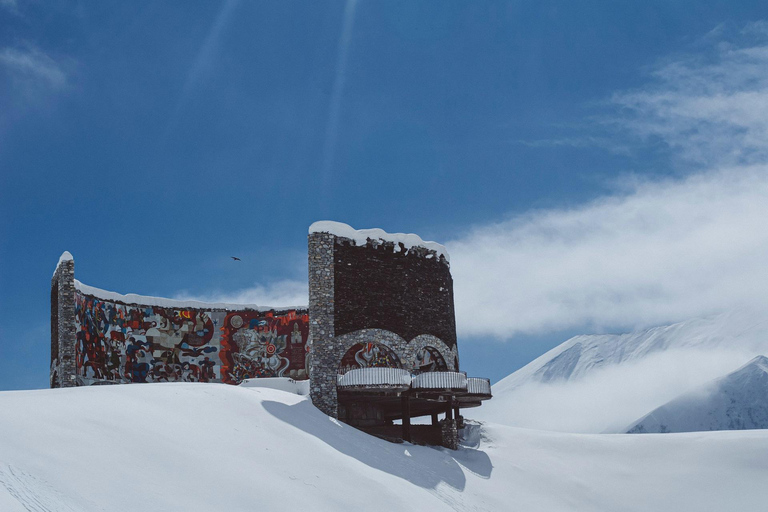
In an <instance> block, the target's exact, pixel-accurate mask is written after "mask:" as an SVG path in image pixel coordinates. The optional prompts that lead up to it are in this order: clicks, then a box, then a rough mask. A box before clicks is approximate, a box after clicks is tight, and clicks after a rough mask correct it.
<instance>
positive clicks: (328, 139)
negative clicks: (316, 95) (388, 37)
mask: <svg viewBox="0 0 768 512" xmlns="http://www.w3.org/2000/svg"><path fill="white" fill-rule="evenodd" d="M356 6H357V0H347V5H346V7H345V8H344V24H343V25H342V29H341V38H340V39H339V48H338V54H337V58H336V77H335V78H334V80H333V89H331V101H330V103H329V105H328V124H327V125H326V127H325V142H324V143H323V159H322V167H321V171H322V174H321V176H322V188H321V190H322V192H323V193H322V194H321V197H322V199H321V201H322V204H321V206H322V209H323V210H324V211H325V212H326V213H328V205H329V201H330V199H329V196H330V190H329V189H330V181H331V167H332V166H333V158H334V156H335V153H336V139H337V138H338V131H339V113H340V110H341V95H342V93H343V92H344V79H345V78H346V72H347V54H348V53H349V41H350V39H351V38H352V26H353V25H354V22H355V7H356Z"/></svg>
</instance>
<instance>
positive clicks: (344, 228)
mask: <svg viewBox="0 0 768 512" xmlns="http://www.w3.org/2000/svg"><path fill="white" fill-rule="evenodd" d="M312 233H330V234H331V235H335V236H339V237H344V238H349V239H350V240H352V241H354V242H355V245H365V244H366V243H368V239H371V240H382V241H384V242H393V243H394V244H395V245H397V244H403V246H405V248H406V249H410V248H411V247H424V248H425V249H429V250H431V251H435V252H436V253H437V255H438V257H439V256H443V257H444V258H445V260H446V261H448V262H450V261H451V258H450V256H449V255H448V250H447V249H446V248H445V246H444V245H441V244H438V243H437V242H425V241H424V240H422V239H421V237H420V236H419V235H415V234H413V233H387V232H386V231H384V230H383V229H379V228H373V229H355V228H353V227H352V226H350V225H349V224H344V223H343V222H334V221H330V220H323V221H319V222H315V223H314V224H312V225H311V226H309V234H310V235H311V234H312Z"/></svg>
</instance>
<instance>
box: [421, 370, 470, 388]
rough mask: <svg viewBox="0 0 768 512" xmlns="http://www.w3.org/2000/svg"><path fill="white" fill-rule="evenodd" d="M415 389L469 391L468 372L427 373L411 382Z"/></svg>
mask: <svg viewBox="0 0 768 512" xmlns="http://www.w3.org/2000/svg"><path fill="white" fill-rule="evenodd" d="M411 387H412V388H413V389H467V374H466V372H425V373H420V374H418V375H416V376H415V377H414V378H413V381H412V382H411Z"/></svg>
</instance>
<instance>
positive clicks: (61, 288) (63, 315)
mask: <svg viewBox="0 0 768 512" xmlns="http://www.w3.org/2000/svg"><path fill="white" fill-rule="evenodd" d="M51 291H52V295H54V294H55V295H56V297H55V299H56V300H55V301H54V300H52V301H51V346H52V348H53V347H54V345H55V346H56V347H57V349H58V350H57V352H58V353H57V354H54V353H51V387H62V388H68V387H73V386H76V385H77V382H76V368H75V362H76V360H75V262H74V260H72V259H68V260H67V259H64V260H62V261H61V262H60V263H59V266H58V267H57V268H56V272H55V273H54V274H53V278H52V279H51ZM51 298H52V299H54V297H53V296H52V297H51Z"/></svg>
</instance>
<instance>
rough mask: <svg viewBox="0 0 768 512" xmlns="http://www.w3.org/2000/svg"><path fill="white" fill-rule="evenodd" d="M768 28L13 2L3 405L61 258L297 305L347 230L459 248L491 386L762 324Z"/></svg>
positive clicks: (329, 8)
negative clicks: (643, 341) (310, 234)
mask: <svg viewBox="0 0 768 512" xmlns="http://www.w3.org/2000/svg"><path fill="white" fill-rule="evenodd" d="M764 19H768V4H766V3H765V2H760V1H754V2H749V1H744V2H733V1H696V2H694V1H678V2H668V1H643V2H629V1H622V2H589V1H587V2H578V3H575V2H564V1H563V2H552V1H543V2H541V1H536V2H533V1H530V2H528V1H519V2H500V1H499V2H482V1H474V2H446V1H433V2H418V1H408V2H395V1H386V2H385V1H365V0H358V1H357V2H352V1H334V2H246V1H242V2H237V1H226V2H162V3H161V2H139V1H136V2H69V1H51V2H32V1H26V0H0V389H24V388H39V387H47V383H48V365H49V341H50V338H49V287H50V275H51V273H52V271H53V268H54V266H55V263H56V261H57V259H58V257H59V255H60V254H61V252H62V251H64V250H68V251H70V252H71V253H72V254H73V255H74V258H75V266H76V277H77V278H78V279H79V280H81V281H82V282H84V283H86V284H89V285H92V286H96V287H100V288H105V289H109V290H114V291H118V292H121V293H129V292H133V293H139V294H144V295H156V296H166V297H196V298H213V299H221V298H229V299H231V298H235V299H238V298H239V299H244V300H245V299H247V300H249V301H252V302H257V303H264V304H274V305H280V302H276V301H283V300H285V301H295V300H299V299H300V298H301V296H302V294H305V293H306V292H305V289H304V288H302V287H303V286H305V284H303V283H305V276H306V232H307V227H308V226H309V225H310V224H311V223H312V222H314V221H315V220H323V219H329V220H337V221H341V222H345V223H348V224H350V225H352V226H354V227H357V228H368V227H381V228H383V229H385V230H387V231H391V232H415V233H418V234H419V235H421V236H422V237H423V238H425V239H433V240H436V241H439V242H442V243H445V244H446V245H448V248H449V250H450V251H451V254H452V265H453V269H454V280H455V284H456V301H457V319H458V324H459V333H460V349H461V354H462V366H463V369H466V370H467V371H469V372H470V373H472V374H474V375H485V376H489V377H491V378H492V380H494V381H496V380H498V379H500V378H502V377H503V376H505V375H507V374H509V373H510V372H511V371H513V370H515V369H517V368H518V367H520V366H522V365H523V364H525V363H527V362H528V361H530V360H531V359H532V358H534V357H536V356H538V355H539V354H541V353H542V352H543V351H545V350H547V349H548V348H551V347H552V346H554V345H556V344H558V343H559V342H561V341H563V340H565V339H566V338H567V337H568V336H570V335H572V334H576V333H584V332H604V331H620V330H627V329H633V328H638V327H645V326H650V325H655V324H659V323H665V322H672V321H676V320H681V319H684V318H688V317H690V316H696V315H702V314H709V313H712V312H716V311H719V310H722V309H725V308H730V307H735V306H743V305H744V304H755V303H759V304H762V303H763V302H762V301H763V299H764V297H763V295H764V293H765V292H763V291H762V290H763V289H766V288H768V286H764V285H765V284H768V279H766V275H765V271H763V270H762V266H764V265H763V264H762V263H761V262H762V261H763V260H764V254H765V252H764V251H765V250H766V248H768V242H767V238H768V236H766V233H765V228H764V227H763V226H762V223H761V221H762V219H763V218H764V214H768V212H767V211H766V210H765V207H763V206H762V205H763V204H766V203H768V201H764V200H765V199H768V196H766V180H765V176H766V172H765V169H764V168H763V164H764V163H765V162H766V160H768V158H766V154H768V142H766V137H765V135H766V134H768V129H766V123H767V122H766V121H765V119H766V118H768V116H765V115H763V114H765V113H766V106H765V105H768V101H767V99H768V93H766V91H768V85H767V84H768V71H764V70H765V69H768V66H766V64H767V63H768V57H766V55H768V53H766V51H765V49H766V47H767V46H766V44H768V43H767V41H768V25H766V24H765V22H763V21H762V20H764ZM230 256H238V257H240V258H242V263H235V262H233V261H232V260H231V259H230ZM301 302H306V300H303V301H301Z"/></svg>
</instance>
